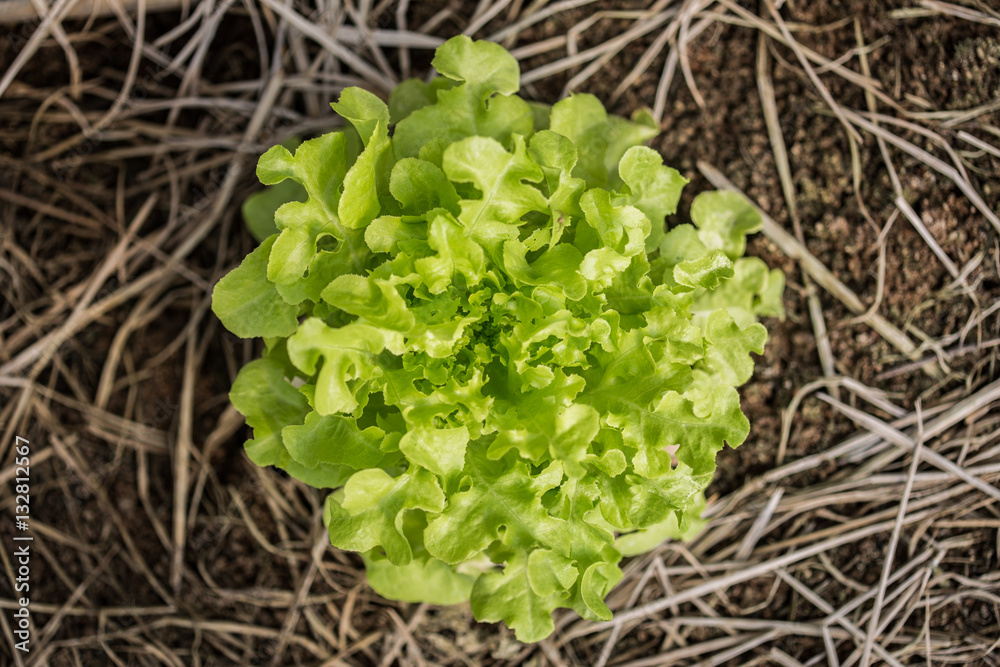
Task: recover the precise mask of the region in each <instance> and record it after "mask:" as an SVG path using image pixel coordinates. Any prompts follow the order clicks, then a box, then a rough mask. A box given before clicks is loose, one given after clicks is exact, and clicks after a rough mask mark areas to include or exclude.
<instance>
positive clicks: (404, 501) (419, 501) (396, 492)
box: [323, 468, 445, 565]
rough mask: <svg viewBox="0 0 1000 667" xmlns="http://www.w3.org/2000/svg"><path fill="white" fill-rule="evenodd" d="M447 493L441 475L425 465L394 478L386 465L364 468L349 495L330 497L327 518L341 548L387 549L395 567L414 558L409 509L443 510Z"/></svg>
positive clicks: (348, 487) (349, 485)
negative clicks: (407, 531)
mask: <svg viewBox="0 0 1000 667" xmlns="http://www.w3.org/2000/svg"><path fill="white" fill-rule="evenodd" d="M444 503H445V497H444V493H443V492H442V491H441V487H440V486H439V485H438V482H437V478H435V477H434V475H432V474H431V473H429V472H427V471H426V470H424V469H422V468H416V469H414V470H410V471H407V472H405V473H403V474H402V475H400V476H399V477H395V478H394V477H391V476H390V475H389V474H388V473H387V472H386V471H384V470H382V469H381V468H371V469H368V470H359V471H358V472H356V473H354V474H353V475H351V478H350V479H349V480H347V484H345V485H344V490H343V497H342V498H341V499H340V501H339V502H338V500H337V499H336V498H335V496H329V497H328V498H327V501H326V506H325V508H324V512H323V521H324V523H325V524H326V527H327V530H329V532H330V542H331V543H332V544H333V545H334V546H336V547H339V548H341V549H351V550H353V551H369V550H371V549H374V548H376V547H382V548H383V549H384V550H385V555H386V557H387V558H388V559H389V561H390V562H391V563H393V564H395V565H405V564H407V563H409V562H410V559H411V558H412V556H413V551H412V548H411V546H410V543H409V541H408V540H407V539H406V536H405V535H404V534H403V524H402V522H403V512H405V511H408V510H424V511H426V512H431V513H436V512H440V511H441V509H442V508H443V507H444Z"/></svg>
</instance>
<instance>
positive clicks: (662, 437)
mask: <svg viewBox="0 0 1000 667" xmlns="http://www.w3.org/2000/svg"><path fill="white" fill-rule="evenodd" d="M433 64H434V67H435V68H436V69H437V71H438V72H440V73H441V74H442V75H443V76H441V77H438V78H436V79H434V80H432V81H431V82H430V83H424V82H421V81H417V80H410V81H405V82H403V83H402V84H400V85H399V86H398V88H396V90H395V91H394V92H393V94H392V96H391V98H390V100H389V104H388V106H387V105H386V104H384V103H383V102H382V101H381V100H380V99H378V98H377V97H375V96H374V95H372V94H370V93H368V92H365V91H364V90H360V89H357V88H349V89H347V90H345V91H344V92H343V94H342V95H341V97H340V101H339V102H337V103H336V104H334V105H333V109H334V111H336V112H337V113H338V114H339V115H340V116H342V117H343V118H344V119H345V120H346V121H347V123H348V127H347V129H345V130H344V131H340V132H333V133H330V134H326V135H323V136H321V137H318V138H315V139H311V140H309V141H306V142H304V143H302V144H301V145H299V146H298V148H297V149H295V151H294V153H293V152H291V151H289V150H288V149H287V148H286V147H284V146H275V147H274V148H272V149H271V150H269V151H268V152H267V153H265V154H264V156H263V157H262V158H261V159H260V163H259V165H258V167H257V175H258V177H259V178H260V180H261V182H263V183H264V184H266V185H271V186H276V188H280V190H279V189H274V190H272V191H270V192H265V193H262V194H260V195H258V196H256V197H255V198H253V199H251V200H249V201H248V203H247V207H246V209H245V213H246V215H247V217H248V220H250V221H251V222H252V223H253V229H255V230H256V233H257V234H259V235H260V238H261V239H262V242H261V244H260V246H259V247H258V248H257V249H256V250H254V251H253V252H251V253H250V254H249V255H248V256H247V257H246V259H245V260H244V261H243V263H242V264H240V266H239V267H237V268H236V269H234V270H233V271H232V272H231V273H229V274H228V275H227V276H225V277H224V278H223V279H222V280H220V281H219V283H218V285H217V286H216V288H215V292H214V294H213V309H214V311H215V313H216V314H217V315H218V317H219V318H220V319H221V321H222V323H223V324H224V325H225V326H226V327H227V328H228V329H229V330H230V331H232V332H233V333H234V334H236V335H237V336H240V337H244V338H263V339H264V343H265V351H264V354H263V356H262V357H261V358H260V359H257V360H255V361H253V362H251V363H249V364H248V365H247V366H245V367H244V368H243V369H242V370H241V371H240V373H239V376H238V377H237V378H236V381H235V383H234V385H233V388H232V393H231V398H232V402H233V404H234V405H235V407H236V408H237V409H238V410H239V411H240V412H241V413H243V414H244V415H246V418H247V423H248V424H249V425H250V426H251V427H252V428H253V439H252V440H249V441H248V442H247V443H246V451H247V454H248V455H249V457H250V458H251V460H253V461H254V462H255V463H257V464H258V465H261V466H277V467H279V468H281V469H283V470H285V471H287V472H288V473H289V474H290V475H292V476H293V477H296V478H298V479H300V480H302V481H303V482H305V483H306V484H310V485H312V486H315V487H318V488H327V489H335V491H334V492H333V493H331V494H330V495H329V496H328V498H327V501H326V505H325V513H324V520H325V522H326V526H327V527H328V529H329V532H330V539H331V542H332V543H333V544H334V545H336V546H337V547H340V548H342V549H350V550H354V551H358V552H361V554H362V555H363V558H364V561H365V563H366V567H367V574H368V578H369V581H370V583H371V586H372V587H373V588H374V589H375V590H376V591H377V592H379V593H380V594H382V595H384V596H386V597H389V598H394V599H400V600H407V601H427V602H431V603H435V604H451V603H456V602H460V601H463V600H470V601H471V606H472V611H473V613H474V614H475V616H476V618H477V619H479V620H483V621H499V620H503V621H505V622H506V623H507V625H508V626H510V627H511V628H513V630H514V631H515V633H516V636H517V637H518V639H520V640H522V641H526V642H530V641H536V640H539V639H542V638H544V637H546V636H547V635H548V634H549V633H551V632H552V629H553V622H552V618H551V612H552V611H553V610H554V609H556V608H558V607H568V608H572V609H574V610H575V611H576V612H578V613H579V614H580V615H581V616H583V617H585V618H589V619H609V618H611V611H610V610H609V609H608V607H607V606H606V605H605V603H604V597H605V595H606V594H607V593H608V591H609V590H610V589H611V588H612V587H613V586H614V585H615V584H616V583H617V582H618V581H619V580H620V578H621V576H622V573H621V570H620V569H619V567H618V564H619V561H620V560H621V558H622V557H623V555H629V554H634V553H641V552H643V551H646V550H648V549H650V548H652V547H653V546H655V545H656V544H657V543H659V542H660V541H662V539H663V538H664V537H665V536H668V535H673V536H680V535H683V534H685V533H690V532H691V531H692V530H694V529H696V528H697V526H698V525H699V523H698V522H699V515H700V512H701V510H702V509H703V507H704V496H703V491H704V489H705V487H706V486H707V485H708V484H709V482H710V481H711V479H712V476H713V472H714V471H715V455H716V453H717V452H718V451H719V450H720V449H721V448H722V447H723V444H724V443H726V442H728V443H729V444H730V445H731V446H736V445H739V444H740V443H741V442H743V440H744V439H745V438H746V436H747V433H748V431H749V423H748V422H747V419H746V417H744V415H743V413H742V412H741V410H740V402H739V396H738V394H737V391H736V387H738V386H739V385H741V384H743V383H744V382H746V381H747V380H748V379H749V378H750V375H751V373H752V371H753V361H752V358H751V356H750V353H751V352H753V353H757V354H760V353H761V352H762V350H763V346H764V341H765V338H766V332H765V330H764V327H763V326H761V325H760V324H759V323H757V321H756V320H757V318H758V317H759V316H762V315H780V314H781V313H782V309H781V293H782V289H783V285H784V280H783V277H782V275H781V273H780V272H777V271H769V270H768V269H767V267H766V266H765V265H764V263H763V262H761V261H760V260H758V259H753V258H744V257H742V255H743V253H744V250H745V246H746V242H745V237H746V235H747V234H748V233H750V232H753V231H755V230H757V228H758V227H759V225H760V219H759V217H758V215H757V213H756V212H755V210H754V209H753V208H752V207H751V206H750V205H749V204H748V203H747V202H745V201H744V200H742V199H741V198H739V197H738V196H736V195H733V194H731V193H726V192H707V193H703V194H700V195H699V196H698V197H696V198H695V200H694V203H693V205H692V207H691V212H690V217H691V220H692V222H693V224H680V225H676V226H673V228H672V229H670V230H669V231H667V229H666V225H665V218H666V217H667V216H670V215H672V214H673V213H674V212H675V210H676V208H677V203H678V199H679V197H680V193H681V188H682V187H683V186H684V184H685V183H686V180H685V179H684V178H683V177H682V176H681V175H680V174H679V173H678V172H677V171H675V170H674V169H671V168H669V167H666V166H664V165H663V162H662V159H661V157H660V155H659V154H658V153H657V152H655V151H654V150H652V149H650V148H647V147H645V146H643V145H642V144H643V143H644V142H645V141H647V140H649V139H650V138H652V137H653V136H655V135H656V134H657V132H658V128H657V125H656V123H655V122H654V121H653V120H652V118H651V117H650V116H649V114H648V113H644V112H640V113H638V114H637V115H636V116H634V117H633V118H632V120H625V119H623V118H618V117H615V116H609V115H608V114H607V113H606V111H605V109H604V107H603V106H602V105H601V103H600V102H599V101H598V100H597V98H595V97H593V96H591V95H573V96H571V97H569V98H567V99H564V100H562V101H560V102H558V103H556V104H555V105H553V106H552V107H548V106H542V105H538V104H532V103H529V102H526V101H524V100H523V99H521V98H520V97H518V96H517V95H516V93H517V91H518V85H519V71H518V65H517V62H516V60H515V59H514V58H513V57H512V56H511V55H510V54H509V53H507V52H506V51H505V50H504V49H503V48H501V47H500V46H498V45H496V44H492V43H488V42H473V41H471V40H470V39H468V38H466V37H456V38H454V39H452V40H449V41H448V42H447V43H445V44H444V45H443V46H441V47H440V48H439V49H438V51H437V54H436V57H435V58H434V62H433ZM279 204H280V206H279ZM272 219H273V223H272V222H271V220H272ZM268 228H269V229H268Z"/></svg>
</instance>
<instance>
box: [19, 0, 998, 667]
mask: <svg viewBox="0 0 1000 667" xmlns="http://www.w3.org/2000/svg"><path fill="white" fill-rule="evenodd" d="M4 4H5V5H8V6H9V7H12V8H13V9H11V10H10V12H9V13H8V14H7V15H6V16H7V20H8V21H11V20H13V19H14V18H15V15H14V13H13V12H15V11H19V10H20V11H23V16H24V17H26V18H25V20H24V21H23V22H20V23H9V24H7V25H6V26H5V27H4V29H3V30H4V31H6V32H7V33H8V34H7V36H6V38H5V39H0V146H2V150H0V174H2V175H3V178H2V180H0V295H2V296H0V431H2V434H0V436H2V440H0V463H2V465H0V488H2V491H0V535H2V536H3V537H2V542H3V548H2V549H0V567H2V574H0V608H2V613H0V633H2V634H3V636H4V638H5V641H4V642H0V663H2V664H17V665H22V664H23V665H54V666H62V665H67V666H70V665H110V664H115V665H171V666H173V665H176V666H181V665H204V666H208V665H328V666H333V665H357V666H362V665H364V666H370V665H380V666H388V665H394V664H398V665H510V666H514V665H539V666H540V665H556V666H564V665H566V666H568V665H597V666H598V667H603V666H604V665H617V666H620V667H626V666H627V667H642V666H646V667H652V666H655V665H689V664H690V665H694V664H698V665H750V664H767V665H772V664H774V665H841V666H843V667H846V666H849V665H854V664H872V663H879V664H883V663H886V664H890V665H923V664H945V663H964V664H979V665H997V664H1000V626H998V623H1000V562H998V551H1000V489H998V481H1000V416H998V415H1000V409H998V406H1000V369H998V367H997V360H998V357H997V350H998V343H1000V312H998V311H1000V301H998V295H1000V279H998V274H1000V242H998V233H997V232H998V229H1000V219H998V217H997V211H998V210H1000V179H998V175H1000V148H998V147H1000V113H998V110H1000V102H998V100H1000V67H998V66H997V63H998V61H1000V40H998V38H997V34H998V33H997V27H998V26H1000V14H998V13H997V12H996V11H993V10H991V9H989V8H988V6H987V5H988V4H989V3H986V2H977V1H976V0H953V1H952V2H939V1H937V0H893V1H889V2H868V1H863V0H852V1H850V2H836V3H834V2H812V3H810V2H795V3H792V2H787V3H782V2H773V0H761V1H760V2H757V0H747V1H743V0H741V1H738V2H737V1H734V0H673V1H672V0H656V1H655V2H649V1H645V2H640V1H638V0H637V1H634V2H625V1H621V2H619V1H614V2H587V1H586V0H562V1H559V2H545V1H544V0H542V1H531V0H482V1H481V2H478V3H460V2H441V3H423V2H420V3H418V2H406V1H405V0H403V1H402V2H381V3H374V2H371V1H367V2H366V1H361V2H353V3H352V2H346V3H329V2H325V1H323V2H319V3H318V6H319V9H317V8H316V6H315V5H316V4H317V3H307V2H293V3H286V2H284V0H259V1H258V0H245V1H242V2H237V1H234V0H205V1H203V2H200V3H199V2H183V3H182V2H175V3H170V2H166V3H164V2H160V1H155V2H154V1H153V0H146V2H141V1H140V2H123V3H118V2H114V3H112V2H107V3H104V2H100V1H98V2H75V1H73V0H59V1H58V2H55V3H54V5H53V15H50V16H48V17H46V18H38V17H37V16H36V15H35V14H34V9H33V8H32V7H33V6H32V5H31V4H30V3H28V2H23V3H22V2H20V0H15V1H14V2H8V3H4ZM775 4H777V5H778V7H775ZM164 5H168V6H170V5H172V6H173V7H174V9H173V10H172V11H163V6H164ZM92 6H93V7H96V11H95V13H91V12H90V8H91V7H92ZM18 8H20V9H18ZM154 10H155V11H154ZM4 11H7V10H4ZM2 18H3V15H0V20H2ZM463 31H464V32H466V33H469V34H472V35H474V36H476V37H479V38H488V39H492V40H495V41H499V42H501V43H503V44H505V45H506V46H507V47H508V48H510V49H512V50H513V52H514V53H515V55H517V57H518V58H519V59H520V60H521V62H522V71H523V76H524V81H525V89H526V94H527V95H528V96H530V97H533V98H535V99H538V100H542V101H546V102H552V101H555V100H556V99H558V98H559V97H560V96H562V95H564V94H566V93H567V92H569V91H587V92H592V93H594V94H596V95H598V96H600V97H601V98H602V99H603V100H605V101H606V102H607V103H608V104H609V105H610V106H611V108H612V109H613V110H615V111H617V112H618V113H623V114H627V113H629V112H631V111H632V110H634V109H635V108H637V107H639V106H648V107H650V108H652V109H653V111H654V113H655V114H656V116H657V117H658V118H660V119H661V120H662V123H663V127H664V134H663V135H661V136H660V137H659V138H658V139H656V140H655V141H654V142H653V145H654V146H655V147H656V148H657V149H658V150H660V151H661V152H662V153H663V154H664V156H665V158H666V161H667V163H668V164H672V165H674V166H676V167H678V168H679V169H681V170H682V172H683V173H684V174H685V175H687V176H688V177H689V178H691V179H692V183H691V185H690V186H689V187H688V192H687V194H686V195H685V201H684V202H683V203H682V209H681V210H682V211H683V210H686V209H687V205H688V204H689V203H690V198H691V197H692V196H693V195H694V194H696V193H697V192H699V191H701V190H704V189H706V188H709V187H721V188H731V189H737V190H740V191H742V192H744V193H745V194H746V195H747V196H748V197H749V198H750V199H751V200H753V201H754V202H755V203H757V204H758V205H759V206H760V208H761V209H762V210H763V212H764V213H765V214H766V216H767V220H768V222H767V226H766V227H765V230H764V234H762V235H761V237H760V238H758V239H757V240H755V241H754V242H753V243H752V244H751V248H750V252H751V254H756V255H758V256H761V257H763V258H764V259H765V260H766V261H767V262H768V263H769V264H770V265H772V266H775V267H780V268H782V269H783V270H784V271H785V272H786V275H787V277H788V281H789V286H788V290H787V298H786V305H787V309H788V317H787V318H786V319H785V320H784V321H782V322H779V321H769V322H767V323H766V324H767V325H768V328H769V329H770V330H771V332H772V336H771V340H770V341H769V343H768V348H767V352H766V353H765V355H764V356H763V357H761V358H760V359H759V360H758V366H757V374H756V376H755V377H754V379H753V381H752V382H751V384H749V385H748V386H747V387H745V388H744V389H743V397H744V408H745V410H746V412H747V413H748V415H749V417H750V420H751V423H752V424H753V431H752V433H751V437H750V439H749V441H748V442H747V443H746V444H745V445H744V446H742V447H740V448H739V449H738V450H735V451H734V450H726V451H724V452H723V453H721V454H720V458H719V466H720V472H719V477H718V480H717V482H716V484H715V485H714V486H713V487H712V489H711V498H710V506H709V517H710V519H711V523H710V525H709V527H708V528H707V529H706V530H705V531H704V533H703V534H702V535H701V536H700V537H699V538H698V539H696V540H695V541H694V542H692V543H690V544H677V543H668V544H664V545H663V546H661V547H660V548H659V549H657V550H656V551H654V552H652V553H650V554H648V555H646V556H643V557H639V558H634V559H632V560H631V561H630V562H628V563H627V566H626V577H625V580H624V581H623V582H622V583H621V584H620V585H619V587H618V588H617V589H616V590H615V591H614V592H613V593H612V595H611V597H610V599H609V603H610V605H611V607H612V609H614V610H615V612H616V615H615V620H614V621H611V622H609V623H603V624H595V623H590V622H583V621H581V620H580V619H579V618H577V617H576V616H575V615H574V614H572V613H565V612H564V613H562V614H561V615H559V616H558V618H557V619H556V620H557V630H556V633H555V634H554V635H553V636H552V637H551V638H550V639H548V640H546V641H544V642H541V643H540V644H538V645H532V646H525V645H521V644H518V643H517V642H515V641H514V639H513V636H512V634H511V633H510V632H509V631H508V630H507V629H506V628H504V627H502V626H495V625H483V624H477V623H476V622H474V621H473V620H472V618H471V615H470V612H469V610H468V608H467V607H461V606H460V607H455V608H436V607H430V606H425V605H407V604H401V603H393V602H389V601H386V600H384V599H382V598H380V597H379V596H377V595H376V594H374V593H373V592H372V591H371V590H370V589H369V588H368V587H367V585H366V584H365V580H364V574H363V572H362V570H361V569H360V560H359V559H358V558H357V557H356V556H355V555H354V554H349V553H344V552H340V551H338V550H336V549H333V548H331V547H329V546H328V539H327V537H326V535H325V533H324V529H323V526H322V521H321V511H320V510H321V506H322V500H323V498H322V494H321V493H319V492H317V491H315V490H313V489H309V488H306V487H304V486H303V485H301V484H299V483H297V482H294V481H292V480H290V479H288V478H286V477H285V476H283V475H282V474H281V473H279V472H278V471H275V470H270V469H269V470H262V469H257V468H256V467H254V466H253V465H252V464H250V463H249V462H248V461H247V460H246V459H245V457H244V455H243V453H242V449H241V443H242V442H243V440H244V439H245V438H246V437H247V435H248V433H247V429H246V428H245V426H244V425H243V422H242V418H241V417H240V416H239V415H238V414H237V413H236V412H235V411H234V410H233V409H232V408H231V407H230V405H229V402H228V397H227V391H228V389H229V386H230V384H231V381H232V379H233V377H234V376H235V374H236V372H237V370H238V369H239V367H240V366H241V365H242V364H244V363H246V362H247V361H248V360H250V359H252V358H253V357H254V355H255V352H256V349H255V346H256V345H257V343H254V342H248V341H241V340H238V339H236V338H234V337H232V336H230V335H229V334H227V333H226V332H225V331H224V330H223V329H222V327H221V326H220V324H219V323H218V321H217V320H216V319H215V317H214V316H213V315H212V313H211V311H210V308H209V306H210V293H211V287H212V285H213V283H214V282H215V281H216V280H217V279H218V278H219V277H220V276H222V275H224V273H225V272H226V271H227V270H228V269H229V268H231V267H232V266H234V265H235V264H236V263H237V262H238V261H239V260H240V258H242V257H243V256H244V255H245V254H246V253H247V252H248V251H249V250H250V249H251V248H252V247H253V244H252V241H251V239H250V237H249V235H248V234H247V233H246V232H245V231H244V229H243V227H242V222H241V218H240V204H241V202H242V201H243V199H244V198H245V197H246V196H247V195H248V194H249V193H250V192H252V191H253V190H254V189H255V187H258V186H257V185H256V184H255V179H254V177H253V170H254V162H255V158H256V156H258V155H259V154H260V153H262V152H263V151H264V150H265V149H266V148H267V147H269V146H270V145H273V144H274V143H276V142H278V141H281V140H283V139H284V138H286V137H288V136H291V135H299V136H309V135H312V134H315V133H318V132H321V131H323V130H325V129H328V128H329V127H330V123H331V114H330V112H329V109H328V106H327V105H328V103H329V102H330V101H332V100H335V99H336V97H337V96H338V94H339V91H340V90H341V88H342V87H344V86H348V85H362V86H364V87H366V88H368V89H370V90H373V91H374V92H376V93H379V94H383V95H384V94H385V93H387V91H388V90H389V89H390V88H391V86H392V85H393V83H394V82H395V81H397V80H398V79H399V78H401V77H403V76H411V75H418V76H422V75H424V74H425V73H426V71H427V67H428V64H429V61H430V55H431V51H432V49H433V48H434V46H435V45H437V44H438V43H440V41H441V40H442V39H443V38H445V37H447V36H450V35H453V34H457V33H459V32H463ZM679 218H680V221H683V215H681V216H679ZM17 436H20V437H23V438H27V439H28V440H29V441H30V450H31V454H30V456H31V471H30V477H31V501H30V502H31V504H30V508H31V512H30V530H29V531H26V532H24V531H22V532H19V531H18V530H17V529H16V527H15V522H14V515H15V496H14V493H13V490H14V488H15V487H14V477H15V474H16V473H15V468H14V465H13V462H14V458H15V451H14V445H15V441H16V437H17ZM14 535H30V536H32V537H33V538H34V539H33V541H32V542H31V544H32V557H31V573H30V585H31V589H30V597H31V612H32V622H33V627H32V644H31V649H32V650H31V652H30V653H22V652H20V651H15V650H14V649H12V648H11V646H12V645H13V642H14V639H15V636H14V634H13V631H14V629H15V621H14V618H13V615H12V614H13V610H14V609H15V608H16V606H17V602H16V598H17V597H18V596H19V595H20V594H15V593H14V591H13V586H14V584H15V583H16V577H17V567H16V565H17V564H16V562H15V560H14V559H13V556H12V553H13V550H14V546H13V545H15V544H16V543H15V542H13V541H12V537H13V536H14Z"/></svg>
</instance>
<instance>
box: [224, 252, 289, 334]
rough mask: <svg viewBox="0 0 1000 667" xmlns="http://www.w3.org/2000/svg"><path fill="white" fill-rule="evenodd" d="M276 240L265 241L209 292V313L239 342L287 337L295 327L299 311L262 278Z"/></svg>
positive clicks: (271, 284) (264, 276)
mask: <svg viewBox="0 0 1000 667" xmlns="http://www.w3.org/2000/svg"><path fill="white" fill-rule="evenodd" d="M276 238H277V237H276V236H271V237H268V238H267V239H266V240H265V241H264V242H263V243H261V244H260V246H258V247H257V249H256V250H254V251H253V252H251V253H250V254H249V255H247V256H246V259H244V260H243V263H242V264H240V265H239V266H238V267H236V268H235V269H233V270H232V271H231V272H230V273H229V274H228V275H226V276H225V277H224V278H223V279H222V280H220V281H219V282H218V283H217V284H216V285H215V289H213V290H212V310H213V311H214V312H215V314H216V316H218V318H219V319H220V320H221V321H222V324H223V325H224V326H225V327H226V328H227V329H229V330H230V331H232V332H233V333H234V334H236V335H237V336H239V337H240V338H256V337H258V336H289V335H291V334H292V333H293V332H294V331H295V329H296V327H297V326H298V320H297V319H296V317H295V316H296V315H297V314H298V310H299V309H298V308H296V307H295V306H292V305H289V304H288V303H286V302H285V301H284V300H283V299H282V298H281V295H280V294H278V290H277V288H276V286H275V285H274V284H273V283H271V282H268V280H267V277H266V275H265V271H266V267H267V258H268V256H269V255H270V253H271V249H272V247H273V246H274V243H275V239H276Z"/></svg>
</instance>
